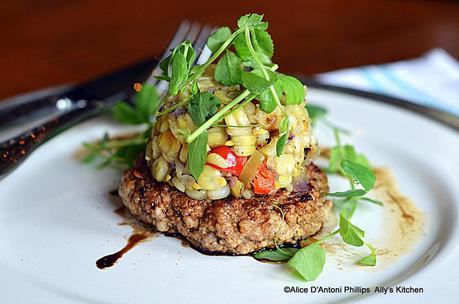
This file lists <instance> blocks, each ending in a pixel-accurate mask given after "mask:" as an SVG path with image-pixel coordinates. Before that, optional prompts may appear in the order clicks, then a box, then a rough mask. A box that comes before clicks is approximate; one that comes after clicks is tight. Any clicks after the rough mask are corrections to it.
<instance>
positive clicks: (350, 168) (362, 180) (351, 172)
mask: <svg viewBox="0 0 459 304" xmlns="http://www.w3.org/2000/svg"><path fill="white" fill-rule="evenodd" d="M341 167H342V168H343V170H344V173H345V174H346V175H348V176H349V177H351V178H352V179H353V180H354V181H357V182H358V183H359V184H361V185H362V186H363V188H364V189H365V190H366V191H370V190H371V189H372V188H373V187H374V185H375V182H376V177H375V175H374V173H373V171H371V169H369V168H368V167H366V166H362V165H361V164H359V163H356V162H353V161H350V160H346V159H345V160H342V161H341Z"/></svg>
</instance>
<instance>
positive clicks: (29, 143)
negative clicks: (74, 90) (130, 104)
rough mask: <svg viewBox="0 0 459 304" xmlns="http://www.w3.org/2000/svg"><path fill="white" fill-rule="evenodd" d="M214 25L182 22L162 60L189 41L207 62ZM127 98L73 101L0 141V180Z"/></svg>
mask: <svg viewBox="0 0 459 304" xmlns="http://www.w3.org/2000/svg"><path fill="white" fill-rule="evenodd" d="M212 31H213V28H211V27H209V26H201V25H200V24H198V23H193V24H191V25H190V23H189V22H182V24H181V25H180V26H179V29H178V30H177V32H176V33H175V35H174V38H173V39H172V40H171V42H170V44H169V46H168V47H167V49H166V51H165V53H164V54H163V56H162V57H161V60H162V59H164V58H165V57H167V56H169V54H170V50H171V49H173V48H174V47H176V46H177V45H178V44H179V43H180V42H182V41H184V40H189V41H191V42H192V44H193V46H194V48H195V49H196V54H197V55H196V61H197V62H198V63H202V62H204V61H206V60H207V59H208V58H209V57H210V55H211V52H210V51H209V49H208V48H207V47H206V46H205V44H206V41H207V38H208V36H209V35H210V34H211V33H212ZM159 62H160V61H158V64H157V66H156V67H155V69H153V71H152V72H151V73H150V76H149V78H148V79H147V81H148V82H149V83H152V84H155V85H156V87H157V88H158V91H159V93H160V94H162V93H164V92H165V91H166V88H167V86H166V85H165V83H164V82H162V81H158V80H157V79H156V78H155V77H156V76H158V75H159V73H160V69H159ZM123 97H126V92H121V93H120V94H115V95H113V96H111V97H109V98H107V99H106V100H104V101H100V100H84V99H81V100H80V99H79V100H77V101H75V103H76V104H77V107H76V108H75V109H72V110H70V111H68V112H66V113H64V114H62V115H60V116H58V117H56V118H53V119H51V120H49V121H47V122H45V123H44V124H43V125H40V126H38V127H36V128H33V129H31V130H29V131H26V132H24V133H22V134H20V135H19V136H16V137H14V138H12V139H9V140H7V141H5V142H3V143H1V144H0V180H1V179H2V178H4V177H5V176H6V175H7V174H8V173H10V172H12V171H13V170H14V169H16V168H17V167H18V166H19V165H20V164H21V163H22V162H23V161H24V160H25V159H26V158H27V157H28V156H29V155H30V154H31V153H32V152H33V151H34V150H35V149H36V148H38V147H39V146H41V145H42V144H44V143H45V142H46V141H48V140H49V139H51V138H53V137H54V136H56V135H57V134H59V133H61V132H62V131H65V130H67V129H69V128H71V127H72V126H74V125H76V124H78V123H79V122H81V121H83V120H86V119H88V118H90V117H93V116H95V115H96V114H99V113H101V112H102V111H103V110H105V109H107V108H108V107H111V106H112V105H113V104H114V103H115V102H116V101H118V100H119V99H120V98H123Z"/></svg>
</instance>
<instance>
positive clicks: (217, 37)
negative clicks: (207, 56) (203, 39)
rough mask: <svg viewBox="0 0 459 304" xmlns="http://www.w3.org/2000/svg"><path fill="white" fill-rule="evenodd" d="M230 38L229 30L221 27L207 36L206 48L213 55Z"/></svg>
mask: <svg viewBox="0 0 459 304" xmlns="http://www.w3.org/2000/svg"><path fill="white" fill-rule="evenodd" d="M230 37H231V30H230V29H229V27H226V26H224V27H221V28H219V29H218V30H216V31H215V32H214V33H213V34H212V35H210V36H209V39H207V47H208V48H209V49H210V50H211V51H212V53H215V52H216V51H217V50H218V49H219V48H220V47H221V46H222V44H223V43H224V42H225V41H226V40H228V39H229V38H230Z"/></svg>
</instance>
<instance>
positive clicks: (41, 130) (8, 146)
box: [0, 58, 158, 179]
mask: <svg viewBox="0 0 459 304" xmlns="http://www.w3.org/2000/svg"><path fill="white" fill-rule="evenodd" d="M157 63H158V60H157V59H155V58H150V59H147V60H145V61H142V62H139V63H137V64H135V65H132V66H130V67H128V68H126V69H122V70H119V71H117V72H115V73H112V74H110V75H108V76H105V77H101V78H98V79H95V80H93V81H89V82H87V83H85V84H83V85H79V86H76V87H74V88H71V89H70V90H69V91H68V92H63V93H62V94H60V95H57V96H54V97H44V98H41V99H38V100H34V102H33V103H31V104H32V105H33V104H35V105H38V104H40V105H46V104H49V105H55V104H56V102H57V101H58V100H61V99H65V100H66V101H67V102H69V103H71V104H72V107H71V109H70V110H68V111H67V112H65V113H64V114H62V115H59V116H57V117H55V118H53V119H51V120H49V121H47V122H46V123H45V124H43V125H41V126H39V127H36V128H34V129H31V130H29V131H27V132H26V133H23V134H21V135H19V136H17V137H15V138H12V139H10V140H9V141H7V142H5V143H3V144H2V145H1V146H0V179H1V178H3V177H5V176H6V175H7V174H8V173H9V172H10V171H11V170H12V169H14V168H15V167H16V165H18V163H20V162H22V161H23V160H24V159H26V158H27V156H28V155H29V154H30V153H31V152H32V151H33V150H34V149H36V148H37V147H38V146H40V145H41V144H42V143H44V142H46V141H47V140H48V139H50V138H52V137H54V136H55V135H57V134H59V133H60V132H62V131H64V130H67V129H68V128H70V127H72V126H73V125H75V124H77V123H79V122H81V121H83V120H85V119H88V118H90V117H93V116H95V115H97V114H99V113H101V112H103V111H106V110H108V109H110V108H111V107H112V106H113V105H114V104H115V103H116V102H117V101H119V100H120V99H126V100H128V99H129V98H130V96H131V95H132V92H133V90H132V85H133V84H134V83H136V82H143V81H145V79H147V78H148V76H150V74H151V71H152V70H153V68H154V67H155V66H156V65H157ZM130 92H131V93H130ZM34 108H35V107H34ZM32 111H33V110H32ZM5 113H6V112H4V113H3V114H5ZM6 114H8V113H6ZM5 117H6V116H5ZM7 119H10V121H11V120H14V115H12V116H11V117H9V118H7Z"/></svg>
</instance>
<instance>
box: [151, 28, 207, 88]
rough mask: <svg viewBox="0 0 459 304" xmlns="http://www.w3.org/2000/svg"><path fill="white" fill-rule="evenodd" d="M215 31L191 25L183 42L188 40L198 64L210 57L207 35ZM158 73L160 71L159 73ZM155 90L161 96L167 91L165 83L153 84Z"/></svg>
mask: <svg viewBox="0 0 459 304" xmlns="http://www.w3.org/2000/svg"><path fill="white" fill-rule="evenodd" d="M214 30H215V28H213V27H210V26H208V25H205V26H201V24H199V23H197V22H194V23H193V24H191V27H190V28H189V31H188V32H187V34H186V36H185V37H184V39H183V40H189V41H190V42H191V43H192V45H193V47H194V48H195V50H196V58H197V59H196V62H197V63H198V64H200V63H203V62H205V61H206V60H207V59H208V58H209V57H210V56H211V55H212V52H211V51H210V50H209V48H207V46H206V42H207V38H208V37H209V35H210V34H211V33H212V32H213V31H214ZM158 70H159V67H158ZM159 72H160V71H159ZM153 84H156V89H157V91H158V93H159V95H160V96H162V95H163V94H164V93H165V92H166V90H167V82H165V81H159V82H158V83H157V82H154V83H153Z"/></svg>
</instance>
